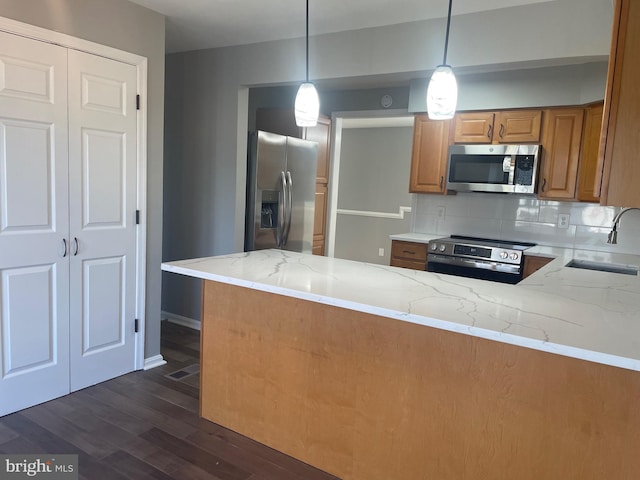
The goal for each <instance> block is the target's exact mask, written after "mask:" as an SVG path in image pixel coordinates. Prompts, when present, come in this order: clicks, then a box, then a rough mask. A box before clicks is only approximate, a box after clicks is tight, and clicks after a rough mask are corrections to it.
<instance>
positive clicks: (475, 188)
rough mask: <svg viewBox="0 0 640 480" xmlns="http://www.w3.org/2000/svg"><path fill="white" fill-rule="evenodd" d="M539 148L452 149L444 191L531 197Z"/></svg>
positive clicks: (483, 147) (499, 146)
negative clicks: (445, 189) (514, 194)
mask: <svg viewBox="0 0 640 480" xmlns="http://www.w3.org/2000/svg"><path fill="white" fill-rule="evenodd" d="M541 148H542V147H541V146H540V145H452V146H451V147H449V163H448V168H447V189H448V190H455V191H458V192H497V193H535V192H536V182H537V179H538V165H539V161H538V160H539V158H538V157H539V154H540V151H541Z"/></svg>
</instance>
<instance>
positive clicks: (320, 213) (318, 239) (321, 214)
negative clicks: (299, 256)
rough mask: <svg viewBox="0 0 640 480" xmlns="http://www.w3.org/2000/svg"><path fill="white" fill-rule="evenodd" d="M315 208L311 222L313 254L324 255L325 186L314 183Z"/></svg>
mask: <svg viewBox="0 0 640 480" xmlns="http://www.w3.org/2000/svg"><path fill="white" fill-rule="evenodd" d="M315 203H316V208H315V211H314V221H313V254H314V255H324V245H325V238H326V224H327V185H325V184H321V183H316V202H315Z"/></svg>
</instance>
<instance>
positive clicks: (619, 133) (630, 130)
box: [599, 0, 640, 207]
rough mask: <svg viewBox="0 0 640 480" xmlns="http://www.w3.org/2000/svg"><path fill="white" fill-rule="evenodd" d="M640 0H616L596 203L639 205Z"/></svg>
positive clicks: (626, 205)
mask: <svg viewBox="0 0 640 480" xmlns="http://www.w3.org/2000/svg"><path fill="white" fill-rule="evenodd" d="M639 55H640V2H638V1H636V0H617V1H616V4H615V9H614V23H613V38H612V42H611V55H610V56H609V74H608V79H607V91H606V93H605V108H604V120H603V123H602V152H601V154H600V155H599V165H601V166H602V169H601V172H602V176H601V190H600V203H602V204H603V205H617V206H625V207H640V131H639V130H638V125H640V88H638V86H639V85H640V62H638V56H639Z"/></svg>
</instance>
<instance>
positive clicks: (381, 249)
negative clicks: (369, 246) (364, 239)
mask: <svg viewBox="0 0 640 480" xmlns="http://www.w3.org/2000/svg"><path fill="white" fill-rule="evenodd" d="M378 256H379V257H384V248H379V249H378Z"/></svg>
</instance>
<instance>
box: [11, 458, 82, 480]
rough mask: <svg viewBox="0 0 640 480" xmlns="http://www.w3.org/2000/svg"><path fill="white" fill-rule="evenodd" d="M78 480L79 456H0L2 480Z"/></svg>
mask: <svg viewBox="0 0 640 480" xmlns="http://www.w3.org/2000/svg"><path fill="white" fill-rule="evenodd" d="M31 478H34V479H42V478H46V479H47V480H78V455H49V454H42V455H0V480H19V479H31Z"/></svg>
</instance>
